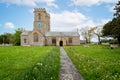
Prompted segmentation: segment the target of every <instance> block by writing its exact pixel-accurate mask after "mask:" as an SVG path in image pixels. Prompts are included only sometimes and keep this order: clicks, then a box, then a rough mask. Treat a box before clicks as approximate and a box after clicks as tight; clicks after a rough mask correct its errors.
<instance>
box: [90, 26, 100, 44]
mask: <svg viewBox="0 0 120 80" xmlns="http://www.w3.org/2000/svg"><path fill="white" fill-rule="evenodd" d="M92 31H93V34H95V35H96V36H97V37H98V44H101V39H100V37H101V36H102V27H100V26H96V27H93V28H92Z"/></svg>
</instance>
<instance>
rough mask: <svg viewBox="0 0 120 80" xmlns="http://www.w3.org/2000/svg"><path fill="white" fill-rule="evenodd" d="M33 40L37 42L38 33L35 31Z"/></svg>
mask: <svg viewBox="0 0 120 80" xmlns="http://www.w3.org/2000/svg"><path fill="white" fill-rule="evenodd" d="M34 42H38V34H37V33H35V34H34Z"/></svg>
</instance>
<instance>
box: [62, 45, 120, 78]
mask: <svg viewBox="0 0 120 80" xmlns="http://www.w3.org/2000/svg"><path fill="white" fill-rule="evenodd" d="M64 48H65V50H66V52H67V53H68V55H69V57H70V58H71V60H72V62H73V63H74V65H75V66H76V67H77V69H78V70H79V72H80V73H81V75H82V76H83V78H84V79H85V80H120V47H119V48H115V49H110V47H109V46H101V45H91V46H90V45H87V46H74V47H72V46H71V47H67V46H66V47H64Z"/></svg>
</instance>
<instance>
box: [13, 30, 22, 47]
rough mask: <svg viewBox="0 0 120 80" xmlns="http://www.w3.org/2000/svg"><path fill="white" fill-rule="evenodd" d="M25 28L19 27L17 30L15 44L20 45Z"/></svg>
mask: <svg viewBox="0 0 120 80" xmlns="http://www.w3.org/2000/svg"><path fill="white" fill-rule="evenodd" d="M22 31H23V29H22V28H18V29H16V30H15V34H14V45H17V46H18V45H20V42H21V39H20V36H21V33H22Z"/></svg>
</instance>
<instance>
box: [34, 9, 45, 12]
mask: <svg viewBox="0 0 120 80" xmlns="http://www.w3.org/2000/svg"><path fill="white" fill-rule="evenodd" d="M35 11H40V12H46V9H45V8H34V12H35Z"/></svg>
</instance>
